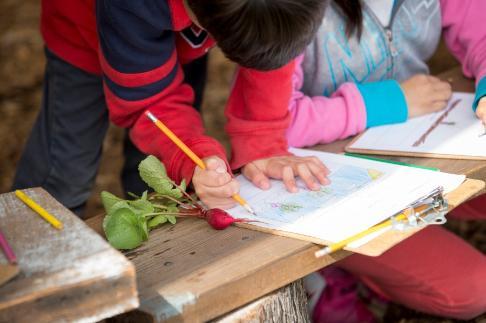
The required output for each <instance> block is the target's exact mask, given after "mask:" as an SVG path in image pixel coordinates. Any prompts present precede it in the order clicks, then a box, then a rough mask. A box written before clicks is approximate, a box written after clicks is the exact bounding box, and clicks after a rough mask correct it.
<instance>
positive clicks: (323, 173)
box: [307, 163, 331, 185]
mask: <svg viewBox="0 0 486 323" xmlns="http://www.w3.org/2000/svg"><path fill="white" fill-rule="evenodd" d="M307 165H308V166H309V169H310V170H311V172H312V174H314V176H315V177H317V179H318V180H319V183H321V184H322V185H327V184H329V183H330V182H331V181H330V180H329V178H327V175H328V174H329V169H328V168H327V167H326V166H324V165H323V167H319V166H317V165H316V164H314V163H308V164H307Z"/></svg>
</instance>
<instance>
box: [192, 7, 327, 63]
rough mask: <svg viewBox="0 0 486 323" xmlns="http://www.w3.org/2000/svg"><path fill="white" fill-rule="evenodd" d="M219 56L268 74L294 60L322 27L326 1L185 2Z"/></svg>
mask: <svg viewBox="0 0 486 323" xmlns="http://www.w3.org/2000/svg"><path fill="white" fill-rule="evenodd" d="M186 1H187V4H188V5H189V7H190V8H191V10H192V11H193V12H194V14H195V15H196V18H197V19H198V22H199V23H200V24H201V26H202V27H203V28H204V29H206V30H207V31H208V32H209V33H210V34H211V36H212V37H213V38H214V39H215V40H216V41H217V43H218V45H219V47H220V48H221V50H222V51H223V53H224V54H225V55H226V57H228V58H229V59H231V60H232V61H234V62H236V63H238V64H240V65H241V66H245V67H249V68H255V69H258V70H271V69H275V68H278V67H281V66H283V65H285V64H286V63H287V62H289V61H290V60H291V59H293V58H295V57H296V56H298V55H299V54H300V53H302V52H303V51H304V50H305V47H306V46H307V45H308V44H309V43H310V41H311V40H312V37H313V36H314V34H315V32H316V31H317V29H318V28H319V26H320V25H321V23H322V18H323V15H324V10H325V7H326V5H327V3H328V1H327V0H186Z"/></svg>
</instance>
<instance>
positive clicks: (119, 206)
mask: <svg viewBox="0 0 486 323" xmlns="http://www.w3.org/2000/svg"><path fill="white" fill-rule="evenodd" d="M120 209H129V210H132V211H133V212H134V213H135V209H133V208H132V207H130V205H129V204H128V201H125V200H120V201H118V202H116V203H115V204H113V205H112V206H111V207H110V210H109V211H108V215H110V214H113V213H115V212H116V211H118V210H120Z"/></svg>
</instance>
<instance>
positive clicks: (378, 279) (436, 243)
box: [338, 226, 486, 319]
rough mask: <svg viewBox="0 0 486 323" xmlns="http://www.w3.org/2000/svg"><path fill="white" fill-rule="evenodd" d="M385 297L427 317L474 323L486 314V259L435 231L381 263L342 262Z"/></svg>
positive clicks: (428, 230)
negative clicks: (463, 320)
mask: <svg viewBox="0 0 486 323" xmlns="http://www.w3.org/2000/svg"><path fill="white" fill-rule="evenodd" d="M338 266H340V267H342V268H344V269H346V270H348V271H350V272H352V273H353V274H355V275H356V276H357V277H359V278H360V279H362V281H363V282H364V283H365V284H366V285H368V286H369V287H370V288H372V289H373V290H375V291H376V292H378V293H379V294H381V295H383V296H385V297H387V298H389V299H390V300H392V301H394V302H396V303H399V304H403V305H405V306H407V307H409V308H413V309H416V310H419V311H422V312H425V313H429V314H434V315H438V316H444V317H452V318H458V319H471V318H474V317H476V316H478V315H480V314H482V313H483V312H485V311H486V297H485V295H486V256H485V255H483V254H482V253H481V252H479V251H478V250H476V249H474V248H473V247H471V246H470V245H469V244H467V243H466V242H465V241H463V240H461V239H460V238H459V237H457V236H455V235H454V234H452V233H450V232H448V231H447V230H446V229H444V228H441V227H438V226H431V227H429V228H426V229H424V230H422V231H421V232H419V233H417V234H415V235H414V236H412V237H410V238H409V239H407V240H405V241H403V242H402V243H400V244H399V245H397V246H395V247H393V248H392V249H390V250H388V251H387V252H385V253H384V254H383V255H381V256H379V257H367V256H362V255H358V254H355V255H352V256H350V257H348V258H346V259H343V260H342V261H340V262H338Z"/></svg>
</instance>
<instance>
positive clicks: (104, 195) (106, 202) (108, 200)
mask: <svg viewBox="0 0 486 323" xmlns="http://www.w3.org/2000/svg"><path fill="white" fill-rule="evenodd" d="M120 201H123V199H121V198H119V197H117V196H115V195H113V194H111V193H109V192H107V191H103V192H101V202H102V203H103V206H104V208H105V211H106V213H110V210H111V208H112V207H113V205H115V204H116V203H117V202H120Z"/></svg>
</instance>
